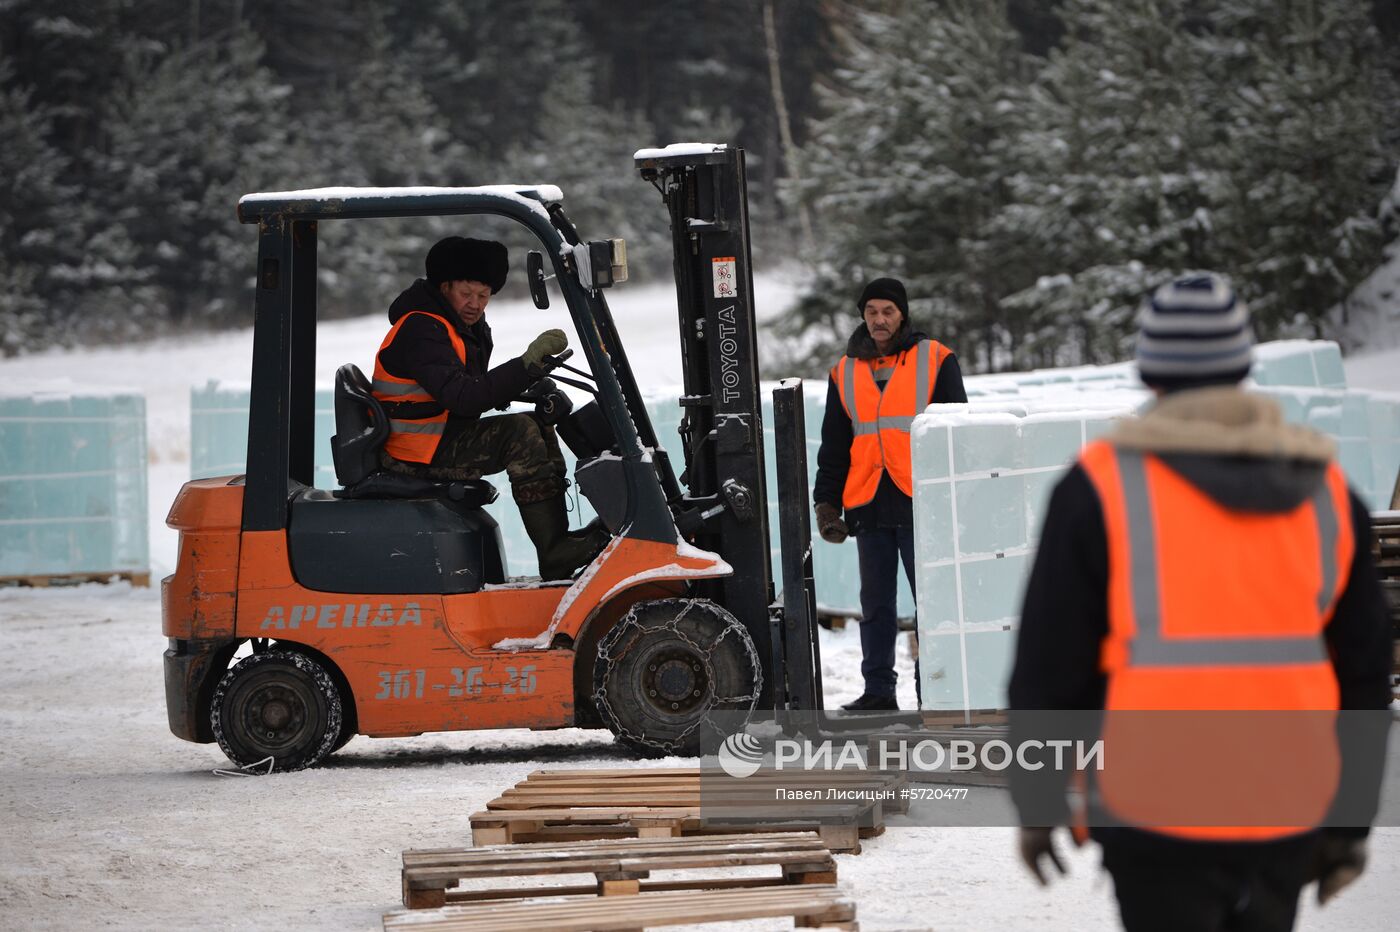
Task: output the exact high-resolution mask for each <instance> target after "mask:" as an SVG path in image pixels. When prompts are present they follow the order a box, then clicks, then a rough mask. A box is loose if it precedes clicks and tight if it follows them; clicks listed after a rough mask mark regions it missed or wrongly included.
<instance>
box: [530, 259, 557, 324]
mask: <svg viewBox="0 0 1400 932" xmlns="http://www.w3.org/2000/svg"><path fill="white" fill-rule="evenodd" d="M525 277H526V278H527V279H528V280H529V282H530V297H531V298H533V299H534V300H535V307H537V308H539V309H540V310H544V309H545V308H547V307H549V291H548V290H547V289H546V288H545V286H544V283H545V282H547V281H549V280H550V279H551V278H553V277H554V276H553V275H545V274H544V256H543V255H542V254H541V253H540V252H538V251H537V250H534V249H532V250H530V253H529V255H527V256H526V257H525Z"/></svg>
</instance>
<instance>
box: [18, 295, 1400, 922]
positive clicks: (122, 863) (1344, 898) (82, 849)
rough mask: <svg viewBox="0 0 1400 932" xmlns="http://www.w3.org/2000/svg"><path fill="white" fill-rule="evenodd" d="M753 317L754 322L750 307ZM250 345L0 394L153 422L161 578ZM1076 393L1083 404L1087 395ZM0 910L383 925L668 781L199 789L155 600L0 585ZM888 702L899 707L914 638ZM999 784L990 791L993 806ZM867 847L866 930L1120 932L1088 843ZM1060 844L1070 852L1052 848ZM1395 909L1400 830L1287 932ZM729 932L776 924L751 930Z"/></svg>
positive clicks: (112, 354) (845, 646)
mask: <svg viewBox="0 0 1400 932" xmlns="http://www.w3.org/2000/svg"><path fill="white" fill-rule="evenodd" d="M755 284H756V287H757V290H758V292H759V294H758V301H757V303H758V305H759V307H760V308H761V309H770V308H771V309H780V308H782V307H786V306H788V304H790V303H791V299H792V297H793V295H794V294H795V293H796V291H797V286H796V284H795V283H794V282H792V281H790V280H786V279H780V278H776V277H761V278H759V279H758V280H757V281H756V282H755ZM674 301H675V290H674V288H673V287H671V286H670V285H665V286H661V285H658V286H650V287H645V286H628V287H627V288H623V289H614V290H613V291H612V292H611V293H610V295H609V303H610V305H611V306H612V308H613V313H614V316H615V317H616V318H617V321H618V326H619V329H620V331H621V332H622V333H623V334H624V335H625V337H626V339H627V341H628V349H629V353H630V358H631V360H632V364H633V368H634V370H635V371H636V374H637V380H638V382H639V383H640V384H642V385H645V386H648V388H651V387H653V386H659V385H666V384H673V383H674V381H675V380H676V378H677V375H676V371H677V367H676V363H675V360H676V359H678V358H679V355H678V354H679V341H678V336H677V328H676V323H675V317H674V314H673V313H671V314H668V313H663V311H662V309H663V308H673V307H674ZM488 315H489V318H490V320H491V323H492V326H493V328H494V330H495V338H496V343H497V346H498V347H499V352H501V353H504V354H510V353H513V352H519V351H520V350H521V349H523V347H524V346H525V344H526V342H527V341H528V340H529V339H530V338H531V337H533V336H534V334H535V333H537V332H539V330H541V329H545V328H547V327H549V326H554V325H555V324H556V323H557V322H558V321H559V320H562V319H565V318H564V315H563V313H562V312H561V311H551V312H541V311H537V310H535V309H534V307H533V305H532V304H530V303H529V302H528V300H527V301H524V302H508V301H500V302H497V303H493V305H492V307H491V309H490V311H489V312H488ZM765 316H766V315H765ZM385 326H386V325H385V322H384V320H383V318H382V317H380V316H379V315H375V316H373V317H366V318H360V319H356V320H347V321H337V322H332V323H326V324H322V326H321V327H320V330H319V334H318V345H317V355H318V363H317V367H318V372H319V373H322V374H328V373H330V372H333V371H334V368H335V366H337V365H339V364H341V363H343V362H346V361H355V360H358V361H359V362H360V364H361V367H362V368H363V367H364V365H365V363H366V361H367V360H368V359H369V358H370V356H371V355H372V353H373V351H374V348H375V347H376V346H378V343H379V340H380V339H381V338H382V336H383V332H384V330H385ZM250 356H251V333H250V331H246V330H245V331H238V332H232V333H224V334H218V335H212V336H202V337H186V338H179V339H163V340H157V341H154V342H152V343H149V344H145V345H142V346H128V347H120V348H110V349H95V350H86V351H81V352H57V351H55V352H48V353H41V354H36V355H32V356H26V357H21V358H18V359H9V360H3V361H0V383H3V384H5V385H13V384H16V383H18V384H28V383H29V382H31V381H32V380H37V379H43V378H52V377H56V376H64V375H66V376H69V377H73V378H76V379H80V380H81V381H82V383H83V384H84V390H86V387H87V386H89V385H95V386H108V387H116V386H125V385H135V386H138V387H139V388H140V389H141V390H143V391H144V392H145V394H146V398H147V412H148V418H149V425H150V429H149V432H148V435H149V438H150V443H151V454H150V459H151V465H150V474H149V482H150V489H149V496H148V498H149V501H150V503H151V506H150V507H151V517H150V521H151V526H152V537H151V540H152V565H153V566H152V568H153V576H156V577H159V576H160V575H163V574H165V573H169V572H170V571H171V569H172V568H173V565H174V558H175V543H176V539H175V535H174V533H173V532H170V531H168V529H166V528H165V526H164V519H165V513H166V511H167V509H168V507H169V504H170V502H171V501H172V500H173V498H174V496H175V493H176V491H178V489H179V487H180V485H181V483H183V482H184V481H185V480H186V479H187V478H188V475H189V459H188V457H189V452H188V451H189V434H188V431H189V391H190V386H191V385H193V384H203V383H204V382H205V381H206V380H207V379H209V378H221V379H223V378H227V379H246V378H247V375H248V365H249V359H250ZM1346 367H1347V378H1348V383H1349V384H1351V385H1354V386H1365V387H1369V388H1377V389H1389V390H1400V350H1392V351H1389V352H1387V353H1383V354H1377V355H1374V356H1360V357H1357V358H1355V359H1348V360H1347V363H1346ZM1085 400H1086V402H1087V401H1088V397H1086V399H1085ZM820 637H821V656H822V675H823V683H824V689H825V694H826V704H827V706H828V707H835V706H837V705H840V704H841V703H843V702H846V701H849V700H851V699H853V698H855V697H856V696H857V695H858V694H859V693H860V691H861V679H860V672H859V668H860V640H859V631H858V626H857V625H855V624H852V625H849V626H848V627H847V628H846V629H844V630H842V631H822V632H821V635H820ZM0 644H3V645H4V646H5V648H6V657H7V663H6V664H5V665H4V666H3V668H0V695H3V696H4V697H5V701H4V703H3V705H0V734H3V735H4V739H5V740H4V741H3V743H0V824H3V825H4V826H5V831H4V833H3V835H0V915H3V916H4V923H3V925H4V926H5V927H6V928H24V929H31V928H32V929H54V930H64V932H68V930H81V929H90V928H97V927H103V928H117V929H141V930H145V929H151V928H177V929H182V928H190V927H195V926H197V927H199V928H201V929H211V930H220V929H239V930H241V929H263V928H270V927H279V926H280V927H292V926H295V927H298V928H302V929H308V930H313V932H315V930H323V929H324V930H330V929H337V930H341V929H353V930H377V929H379V928H380V916H381V914H382V913H383V912H386V911H388V910H391V909H394V908H397V907H398V905H399V898H400V889H399V866H400V860H399V857H400V852H401V851H402V850H404V849H406V848H433V847H449V846H458V845H466V844H468V842H469V837H470V836H469V825H468V816H469V814H470V813H472V812H473V811H476V810H478V809H481V808H483V807H484V804H485V803H486V802H487V801H488V800H489V799H491V798H493V797H495V796H497V795H499V793H500V792H501V791H503V790H505V789H506V788H507V787H509V786H511V785H513V784H514V783H516V782H518V781H520V780H522V779H524V777H525V776H526V775H527V774H528V773H530V772H531V771H533V770H536V769H539V768H541V767H555V768H590V767H593V768H597V767H622V766H637V767H651V766H682V765H683V764H685V763H688V762H684V761H680V760H677V759H664V760H659V761H633V760H631V759H629V758H627V757H626V756H624V755H623V754H622V753H620V752H619V751H618V749H617V748H616V746H615V745H614V743H613V741H612V740H611V737H610V736H609V735H608V734H607V733H606V732H602V731H595V730H583V729H563V730H559V731H550V732H532V731H528V730H504V731H493V732H457V733H441V734H429V735H423V736H420V737H416V738H395V739H370V738H364V737H358V738H355V739H354V740H353V741H351V742H350V743H349V744H348V745H347V746H346V747H345V748H344V749H343V750H341V751H340V752H338V753H337V754H336V755H334V756H332V757H331V758H329V759H328V760H327V761H326V762H325V763H324V764H323V765H322V766H320V767H319V768H317V769H315V770H311V771H304V772H300V773H293V774H279V775H273V776H268V777H248V778H229V777H219V776H216V775H215V774H214V771H215V770H216V769H221V768H226V767H227V766H228V761H227V760H226V758H225V757H224V755H223V754H222V753H221V752H220V751H219V749H218V747H217V745H194V744H189V743H186V742H183V741H180V740H179V739H177V738H175V737H174V736H173V735H171V734H170V732H169V729H168V726H167V723H166V717H165V697H164V686H163V680H162V663H161V652H162V651H163V650H164V649H165V646H166V644H165V639H164V638H163V637H162V636H161V632H160V595H159V589H158V588H157V587H152V588H149V589H139V588H132V587H130V586H128V585H126V584H114V585H107V586H98V585H86V586H79V587H73V588H64V589H48V590H29V589H0ZM898 651H899V655H898V669H899V672H900V680H899V688H900V692H899V698H900V703H901V705H902V706H903V707H905V708H912V707H913V704H914V695H913V693H914V688H913V662H912V659H911V657H910V653H909V644H908V639H907V637H904V636H901V638H900V639H899V646H898ZM989 792H998V791H989ZM863 844H864V853H862V854H860V855H837V856H836V859H837V863H838V865H839V867H838V870H839V879H840V883H841V886H842V887H843V889H844V890H845V891H846V892H847V893H849V894H850V895H851V896H852V897H853V898H854V899H855V901H856V902H857V904H858V906H857V908H858V916H859V919H860V922H861V925H862V928H865V929H868V930H885V929H900V930H917V929H929V928H938V929H940V930H949V932H958V930H968V932H974V930H985V929H989V928H999V929H1008V930H1017V929H1033V930H1036V932H1056V930H1080V929H1100V928H1112V927H1114V926H1115V924H1116V911H1115V909H1114V904H1113V896H1112V888H1111V884H1110V883H1109V882H1108V880H1107V877H1106V875H1105V874H1103V872H1102V871H1101V870H1100V869H1099V866H1098V855H1097V853H1096V852H1095V851H1094V850H1093V848H1092V846H1091V847H1089V848H1085V849H1082V850H1079V851H1071V852H1069V853H1068V857H1067V861H1068V863H1069V866H1070V871H1071V874H1070V876H1069V877H1067V878H1064V879H1062V880H1057V881H1056V882H1055V884H1054V885H1053V886H1052V887H1051V888H1050V889H1048V890H1042V889H1041V888H1039V887H1037V886H1036V885H1035V883H1034V881H1033V880H1031V879H1030V878H1029V876H1028V875H1027V874H1026V872H1025V871H1024V869H1023V868H1022V867H1021V866H1020V864H1019V861H1018V859H1017V857H1016V854H1015V832H1014V830H1012V829H1009V828H956V829H951V828H948V829H938V828H907V827H898V826H894V827H891V828H890V829H889V830H888V831H887V832H886V833H885V834H884V835H882V836H880V837H878V838H873V839H868V840H867V841H865V842H864V843H863ZM1064 844H1065V842H1064V840H1063V839H1061V845H1062V846H1063V845H1064ZM1397 914H1400V830H1396V829H1390V828H1386V829H1378V830H1377V831H1376V832H1374V833H1373V835H1372V843H1371V863H1370V865H1369V866H1368V868H1367V871H1366V873H1365V874H1364V875H1363V876H1362V878H1361V879H1360V881H1358V883H1357V884H1356V886H1355V887H1353V888H1350V889H1348V890H1347V891H1345V892H1344V893H1343V894H1342V895H1341V897H1340V898H1339V900H1338V901H1337V902H1336V903H1334V904H1333V905H1330V906H1328V907H1326V908H1325V909H1321V910H1320V909H1319V908H1318V907H1317V906H1316V905H1315V903H1314V902H1313V900H1312V899H1311V898H1310V891H1308V892H1307V893H1306V894H1305V898H1304V903H1303V906H1302V911H1301V916H1300V920H1299V928H1301V929H1306V930H1329V929H1336V930H1341V929H1346V930H1349V932H1350V930H1359V932H1364V930H1370V929H1374V930H1382V929H1386V930H1388V929H1389V928H1391V927H1392V926H1393V923H1394V917H1395V916H1396V915H1397ZM730 928H741V929H743V928H747V929H755V928H763V929H768V928H773V925H772V924H766V925H765V924H759V923H746V924H739V925H737V926H730Z"/></svg>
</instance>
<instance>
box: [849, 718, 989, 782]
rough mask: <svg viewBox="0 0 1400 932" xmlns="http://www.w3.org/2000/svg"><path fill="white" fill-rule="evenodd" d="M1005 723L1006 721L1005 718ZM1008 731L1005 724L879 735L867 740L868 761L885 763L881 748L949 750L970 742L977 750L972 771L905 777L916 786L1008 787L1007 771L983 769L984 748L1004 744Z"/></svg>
mask: <svg viewBox="0 0 1400 932" xmlns="http://www.w3.org/2000/svg"><path fill="white" fill-rule="evenodd" d="M1003 721H1005V719H1004V718H1003ZM1006 734H1007V729H1006V726H1005V725H1004V724H1000V725H989V726H987V727H981V728H923V729H918V730H914V731H908V732H895V733H880V734H872V735H870V736H869V738H868V744H867V747H866V753H867V755H868V757H867V759H868V760H870V761H871V763H872V764H873V765H877V766H878V765H879V764H880V763H881V762H882V761H884V760H885V756H884V751H883V749H882V747H881V746H882V745H886V746H888V745H892V744H893V745H898V744H908V745H914V744H917V743H918V742H920V741H930V740H931V741H937V742H938V743H940V744H941V745H943V747H944V749H945V750H946V749H947V748H948V743H949V742H950V741H970V742H972V744H973V745H974V746H975V752H976V753H975V757H974V761H975V763H974V765H973V767H972V769H970V770H947V771H944V770H937V771H929V770H919V769H914V770H910V771H908V772H907V773H906V776H907V777H908V778H909V780H910V781H912V782H914V783H949V784H954V785H956V786H1006V784H1007V776H1006V773H1007V772H1006V771H1005V770H1000V771H997V770H988V769H987V768H985V767H983V766H982V756H981V750H982V745H984V744H986V743H987V742H988V741H993V740H997V741H1005V740H1006Z"/></svg>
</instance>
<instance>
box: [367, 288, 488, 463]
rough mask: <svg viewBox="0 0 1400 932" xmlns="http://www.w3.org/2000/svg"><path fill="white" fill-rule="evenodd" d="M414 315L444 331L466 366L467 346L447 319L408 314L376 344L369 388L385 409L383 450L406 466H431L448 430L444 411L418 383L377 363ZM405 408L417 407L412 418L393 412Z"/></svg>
mask: <svg viewBox="0 0 1400 932" xmlns="http://www.w3.org/2000/svg"><path fill="white" fill-rule="evenodd" d="M414 314H422V315H423V316H424V317H431V318H432V319H433V320H436V321H437V322H439V323H440V324H442V325H443V326H444V327H446V328H447V336H448V339H450V340H451V341H452V348H453V349H454V350H456V351H457V358H458V359H459V360H461V362H462V365H464V366H465V365H466V364H467V347H466V344H465V343H463V342H462V337H461V335H460V334H458V333H457V328H456V327H454V326H452V324H451V323H449V322H448V320H447V318H445V317H443V316H442V315H440V314H434V313H431V312H430V311H409V312H408V313H407V314H405V315H403V316H402V317H400V318H399V319H398V320H396V321H395V322H394V326H392V327H390V328H389V334H388V336H386V337H385V338H384V342H383V343H380V344H379V352H378V353H375V355H374V382H373V384H372V386H371V388H372V389H373V391H374V397H376V398H378V399H379V400H380V402H382V403H383V404H384V405H385V406H386V409H387V410H388V413H389V439H388V440H386V441H385V443H384V449H385V450H386V451H387V452H388V453H389V455H390V456H392V457H393V458H394V459H397V460H402V461H403V462H406V463H431V462H432V461H433V454H434V453H436V452H437V448H438V444H439V443H441V442H442V431H443V428H444V427H446V426H447V409H446V408H444V407H443V406H442V404H441V403H440V402H438V400H437V399H436V398H434V397H433V396H432V395H430V394H428V390H427V389H425V388H424V387H423V386H421V385H419V384H418V383H417V382H415V381H413V380H412V379H404V378H400V377H399V376H397V375H392V374H390V373H389V372H388V371H387V370H386V369H385V368H384V363H382V362H381V361H380V359H379V354H380V353H383V352H384V350H385V348H386V347H388V346H389V344H390V343H393V342H394V337H396V336H398V333H399V328H400V327H402V326H403V322H404V321H406V320H408V319H409V318H410V317H412V316H413V315H414ZM407 404H414V405H416V407H415V408H414V409H413V410H412V413H411V414H410V413H409V412H406V411H405V412H402V413H399V412H396V411H395V408H396V407H398V406H400V405H407Z"/></svg>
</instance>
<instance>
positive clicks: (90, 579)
mask: <svg viewBox="0 0 1400 932" xmlns="http://www.w3.org/2000/svg"><path fill="white" fill-rule="evenodd" d="M113 579H118V580H122V581H124V582H129V583H131V584H132V585H133V586H140V587H142V588H146V587H149V586H150V585H151V574H150V573H148V572H146V573H137V572H131V571H123V572H113V573H31V574H28V575H22V576H0V586H28V587H31V588H34V589H47V588H48V587H50V586H77V585H81V584H82V583H108V582H111V581H112V580H113Z"/></svg>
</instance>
